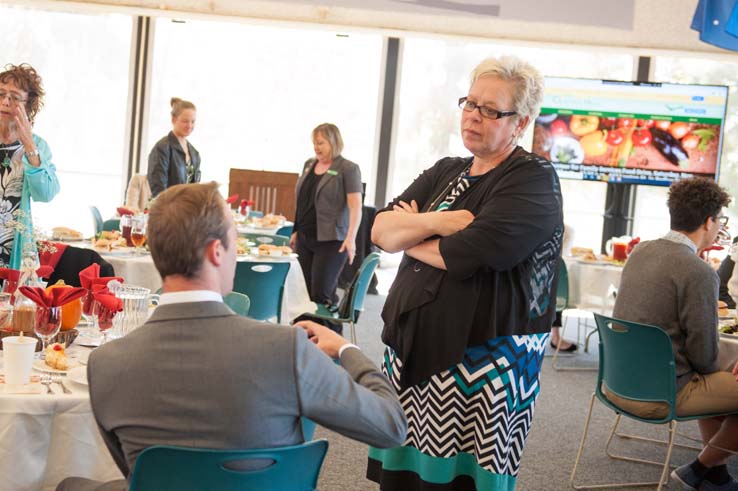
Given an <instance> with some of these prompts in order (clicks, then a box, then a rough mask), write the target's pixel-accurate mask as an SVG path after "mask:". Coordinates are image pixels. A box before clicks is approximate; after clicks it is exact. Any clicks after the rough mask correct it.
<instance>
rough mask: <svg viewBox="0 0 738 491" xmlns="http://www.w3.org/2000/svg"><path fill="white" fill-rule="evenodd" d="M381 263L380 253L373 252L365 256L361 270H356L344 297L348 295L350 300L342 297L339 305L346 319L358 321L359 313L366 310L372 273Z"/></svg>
mask: <svg viewBox="0 0 738 491" xmlns="http://www.w3.org/2000/svg"><path fill="white" fill-rule="evenodd" d="M378 264H379V253H377V252H372V253H371V254H369V255H368V256H366V257H365V258H364V260H363V261H362V262H361V266H360V267H359V271H357V272H356V276H355V277H354V281H352V282H351V285H349V287H348V290H347V291H346V295H345V296H344V298H346V297H348V299H349V301H348V302H344V301H343V299H341V304H340V305H339V307H338V315H339V316H340V317H341V319H345V321H350V322H356V318H357V313H358V312H361V311H362V310H364V300H365V299H366V293H367V291H368V290H369V284H370V283H371V281H372V275H374V270H375V269H377V265H378Z"/></svg>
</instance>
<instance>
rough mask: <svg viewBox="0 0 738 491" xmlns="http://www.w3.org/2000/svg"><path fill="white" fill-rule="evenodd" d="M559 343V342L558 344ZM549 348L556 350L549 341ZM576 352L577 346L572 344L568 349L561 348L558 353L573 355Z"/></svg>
mask: <svg viewBox="0 0 738 491" xmlns="http://www.w3.org/2000/svg"><path fill="white" fill-rule="evenodd" d="M560 342H561V341H559V343H560ZM551 347H552V348H553V349H556V345H555V344H553V341H551ZM576 350H577V345H576V344H574V343H572V344H571V345H570V346H569V347H568V348H561V349H560V350H559V351H560V352H563V353H573V352H575V351H576Z"/></svg>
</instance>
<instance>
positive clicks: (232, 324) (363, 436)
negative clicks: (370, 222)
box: [88, 302, 407, 477]
mask: <svg viewBox="0 0 738 491" xmlns="http://www.w3.org/2000/svg"><path fill="white" fill-rule="evenodd" d="M341 365H342V366H343V368H341V367H339V366H337V365H336V364H334V363H333V361H332V360H331V359H330V358H329V357H328V356H326V355H325V354H324V353H322V352H321V351H320V350H319V349H318V348H317V347H316V346H315V345H314V344H313V343H312V342H311V341H309V340H308V338H307V336H306V334H305V333H304V331H303V330H302V329H298V328H292V327H285V326H279V325H274V324H266V323H262V322H257V321H254V320H251V319H247V318H245V317H240V316H238V315H236V314H234V313H233V312H232V311H231V310H230V309H229V308H228V307H227V306H226V305H224V304H223V303H220V302H193V303H181V304H169V305H162V306H159V307H157V309H156V310H155V311H154V313H153V315H152V316H151V318H150V320H149V321H148V322H146V323H145V324H144V325H142V326H141V327H140V328H138V329H136V330H135V331H133V332H131V333H130V334H128V335H127V336H125V337H124V338H121V339H118V340H115V341H112V342H110V343H107V344H105V345H104V346H102V347H100V348H98V349H97V350H95V351H94V352H93V353H92V354H91V355H90V358H89V365H88V379H89V384H90V399H91V403H92V409H93V412H94V415H95V418H96V420H97V423H98V425H99V427H100V430H101V432H102V435H103V439H104V440H105V443H106V444H107V446H108V448H109V450H110V452H111V454H112V455H113V458H114V459H115V461H116V463H117V464H118V467H119V468H120V469H121V472H122V473H123V475H124V476H126V477H128V476H129V474H130V473H131V472H132V471H133V466H134V463H135V461H136V457H137V456H138V454H139V453H140V452H141V451H142V450H144V449H145V448H146V447H149V446H152V445H157V444H164V445H179V446H184V447H200V448H232V449H247V448H267V447H279V446H285V445H294V444H297V443H301V442H302V441H303V435H302V429H301V425H300V419H299V418H300V416H305V417H307V418H310V419H311V420H313V421H315V422H316V423H318V424H320V425H322V426H324V427H326V428H330V429H332V430H334V431H337V432H339V433H341V434H343V435H345V436H347V437H349V438H353V439H356V440H359V441H362V442H365V443H367V444H370V445H373V446H376V447H392V446H398V445H401V444H402V443H403V441H404V438H405V432H406V429H407V422H406V420H405V416H404V413H403V411H402V407H401V406H400V403H399V401H398V400H397V396H396V394H395V392H394V390H393V389H392V387H391V385H390V384H389V382H388V381H387V379H386V378H385V377H384V376H383V375H382V374H381V373H380V372H379V371H378V370H377V368H376V367H375V366H374V364H373V363H372V362H371V361H370V360H369V359H368V358H367V357H366V356H365V355H364V354H362V353H361V351H360V350H358V349H354V348H348V349H345V350H344V352H343V354H342V356H341Z"/></svg>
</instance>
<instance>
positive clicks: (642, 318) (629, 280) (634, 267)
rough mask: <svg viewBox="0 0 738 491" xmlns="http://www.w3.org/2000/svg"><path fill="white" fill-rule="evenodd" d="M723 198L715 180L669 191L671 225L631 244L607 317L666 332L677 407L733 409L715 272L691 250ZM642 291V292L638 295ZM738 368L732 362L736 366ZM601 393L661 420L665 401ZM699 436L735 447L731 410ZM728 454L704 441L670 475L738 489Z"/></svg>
mask: <svg viewBox="0 0 738 491" xmlns="http://www.w3.org/2000/svg"><path fill="white" fill-rule="evenodd" d="M728 203H730V197H729V196H728V194H727V193H726V192H725V190H723V189H722V188H721V187H720V186H718V185H717V183H715V181H711V180H707V179H701V178H693V179H685V180H683V181H679V182H676V183H674V184H672V186H671V188H670V189H669V199H668V202H667V204H668V206H669V215H670V216H671V231H670V232H669V233H667V234H666V235H665V236H664V237H662V238H660V239H657V240H652V241H648V242H643V243H641V244H640V245H638V246H637V247H636V248H635V250H634V251H633V254H631V256H630V257H629V258H628V262H627V263H626V265H625V268H624V269H623V276H622V280H621V282H620V289H619V291H618V298H617V301H616V302H615V309H614V311H613V316H614V317H616V318H618V319H624V320H630V321H635V322H641V323H645V324H651V325H655V326H659V327H660V328H662V329H663V330H664V331H666V333H667V334H669V336H670V337H671V342H672V346H673V349H674V361H675V362H676V375H677V380H676V383H677V391H678V392H677V398H676V413H677V414H678V415H680V416H688V415H697V414H710V413H726V412H736V413H738V382H736V380H735V379H734V378H733V376H732V375H731V374H730V373H729V372H725V371H720V368H719V366H718V331H717V324H718V314H717V301H718V287H719V284H720V282H719V279H718V276H717V273H715V271H714V270H713V269H712V267H710V265H709V264H707V263H706V262H705V261H703V260H702V259H700V258H699V256H698V255H697V254H698V252H699V251H700V250H701V249H705V248H707V247H709V246H711V245H712V244H713V243H714V242H715V239H716V237H717V234H718V231H719V230H720V228H721V226H724V225H725V223H726V222H727V218H726V217H725V216H723V212H722V209H723V207H725V206H727V205H728ZM644 293H645V294H644ZM737 368H738V367H737ZM607 397H608V399H610V400H611V401H613V402H614V403H615V404H618V405H620V406H621V407H623V409H626V410H630V411H632V412H633V413H634V414H637V415H640V416H642V417H646V418H663V417H665V416H666V414H667V412H668V409H667V408H666V404H665V403H660V402H652V403H641V402H635V401H631V400H628V399H624V398H622V397H619V396H617V395H616V394H614V393H609V394H608V395H607ZM699 427H700V432H701V434H702V439H703V441H705V442H708V441H711V443H712V444H713V445H715V446H718V447H721V448H726V449H732V450H735V449H738V414H736V415H733V416H728V417H725V418H708V419H701V420H699ZM728 456H729V454H728V453H727V452H724V451H722V450H718V449H717V448H714V447H712V446H707V447H705V448H704V449H703V450H702V452H701V453H700V454H699V456H698V457H697V459H695V461H694V462H692V463H691V464H686V465H684V466H682V467H679V468H678V469H676V470H675V471H674V472H672V474H671V476H672V478H674V479H675V480H676V481H677V482H678V483H680V484H681V486H682V488H683V489H687V490H696V489H700V490H738V481H736V480H734V479H733V478H732V477H731V476H730V474H728V470H727V468H726V465H725V463H726V461H727V459H728Z"/></svg>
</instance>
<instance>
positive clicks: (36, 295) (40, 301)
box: [19, 286, 87, 307]
mask: <svg viewBox="0 0 738 491" xmlns="http://www.w3.org/2000/svg"><path fill="white" fill-rule="evenodd" d="M19 289H20V292H21V293H22V294H23V295H25V296H26V297H28V298H30V299H31V300H32V301H33V303H35V304H36V305H38V306H39V307H61V306H62V305H64V304H66V303H69V302H71V301H72V300H77V299H78V298H82V297H83V296H84V295H85V294H86V293H87V291H86V290H85V289H84V288H79V287H70V288H52V289H51V290H50V291H46V290H44V289H43V288H41V287H40V286H22V287H20V288H19Z"/></svg>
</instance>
